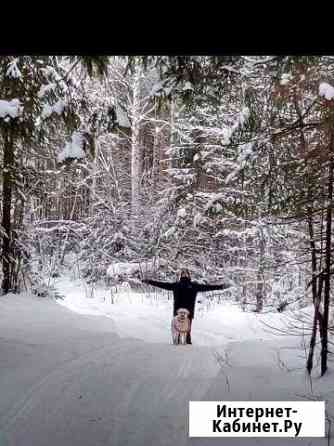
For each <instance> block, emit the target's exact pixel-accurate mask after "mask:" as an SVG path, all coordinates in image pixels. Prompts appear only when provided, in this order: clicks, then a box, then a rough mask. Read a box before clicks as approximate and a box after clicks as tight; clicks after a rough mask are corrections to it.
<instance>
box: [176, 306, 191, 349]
mask: <svg viewBox="0 0 334 446" xmlns="http://www.w3.org/2000/svg"><path fill="white" fill-rule="evenodd" d="M176 313H177V314H176V316H175V317H174V318H173V319H172V339H173V344H183V345H184V344H186V339H187V333H188V332H189V331H190V320H189V317H188V316H189V314H190V312H189V310H187V309H186V308H179V309H178V310H177V312H176Z"/></svg>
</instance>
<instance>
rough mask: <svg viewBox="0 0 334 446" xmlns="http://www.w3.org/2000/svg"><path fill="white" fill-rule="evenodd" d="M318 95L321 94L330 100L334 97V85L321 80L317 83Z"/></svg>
mask: <svg viewBox="0 0 334 446" xmlns="http://www.w3.org/2000/svg"><path fill="white" fill-rule="evenodd" d="M319 96H323V97H324V98H325V99H327V100H328V101H330V100H331V99H333V98H334V87H332V86H331V85H329V84H327V82H322V83H321V84H320V85H319Z"/></svg>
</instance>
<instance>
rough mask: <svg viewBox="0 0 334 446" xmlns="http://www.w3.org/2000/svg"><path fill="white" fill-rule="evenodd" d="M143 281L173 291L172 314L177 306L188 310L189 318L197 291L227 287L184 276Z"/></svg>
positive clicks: (192, 315) (192, 312)
mask: <svg viewBox="0 0 334 446" xmlns="http://www.w3.org/2000/svg"><path fill="white" fill-rule="evenodd" d="M143 282H144V283H148V284H149V285H153V286H156V287H159V288H162V289H164V290H169V291H173V294H174V311H173V314H174V316H176V312H177V310H178V309H179V308H186V309H187V310H189V311H190V315H189V317H190V318H191V319H193V317H194V313H195V303H196V295H197V293H198V292H201V291H214V290H223V289H225V288H228V286H227V285H204V284H200V283H197V282H192V281H190V280H189V279H186V278H181V280H179V281H178V282H158V281H157V280H143Z"/></svg>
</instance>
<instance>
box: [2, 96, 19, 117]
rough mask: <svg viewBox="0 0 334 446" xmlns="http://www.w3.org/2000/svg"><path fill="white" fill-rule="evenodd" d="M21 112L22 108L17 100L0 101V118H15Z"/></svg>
mask: <svg viewBox="0 0 334 446" xmlns="http://www.w3.org/2000/svg"><path fill="white" fill-rule="evenodd" d="M22 112H23V107H22V105H21V102H20V101H19V99H12V100H11V101H4V100H2V99H0V118H6V117H10V118H17V117H18V116H20V115H21V114H22Z"/></svg>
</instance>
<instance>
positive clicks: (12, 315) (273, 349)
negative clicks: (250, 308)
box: [0, 295, 334, 446]
mask: <svg viewBox="0 0 334 446" xmlns="http://www.w3.org/2000/svg"><path fill="white" fill-rule="evenodd" d="M63 304H64V303H63ZM142 304H143V305H145V303H142ZM91 305H92V308H93V307H94V305H95V309H96V315H94V316H93V315H88V314H84V315H83V314H81V315H79V314H77V313H75V312H72V311H69V309H68V308H65V307H64V305H58V304H57V303H56V302H55V301H51V300H48V299H40V298H33V297H30V296H27V295H19V296H13V295H9V296H4V297H1V299H0V367H1V373H0V395H1V396H0V445H1V446H4V445H6V446H7V445H8V446H14V445H15V446H46V445H48V446H70V445H71V446H76V445H78V446H79V445H80V446H99V445H101V446H102V445H103V446H105V445H111V446H121V445H122V446H127V445H129V446H130V445H131V446H144V445H149V444H152V445H155V446H169V445H178V446H185V445H201V446H206V445H212V444H220V445H232V446H233V445H275V446H283V445H288V444H294V443H296V442H297V443H298V444H302V445H319V446H320V445H325V444H327V440H325V439H310V438H308V439H297V440H296V439H291V440H289V439H284V438H282V439H279V438H277V439H265V438H264V439H259V438H253V439H239V438H234V439H232V438H229V439H212V438H211V439H210V438H209V439H205V438H203V439H196V438H192V439H190V438H188V403H189V400H223V399H225V400H296V399H303V398H304V397H305V396H306V395H307V394H308V393H309V383H308V381H307V380H306V379H305V375H304V371H303V369H302V367H303V358H298V357H297V358H296V359H295V360H294V361H293V360H292V358H293V357H295V356H296V354H295V353H296V352H298V353H297V356H298V354H299V353H300V351H299V350H298V342H299V341H298V340H297V338H285V339H283V338H276V341H274V340H273V339H271V338H270V335H269V334H268V336H267V337H264V336H262V335H261V334H260V335H259V333H260V332H261V330H259V329H256V326H255V320H252V322H250V324H249V326H248V328H245V330H240V336H239V339H238V335H239V333H238V329H239V328H238V324H237V320H239V319H240V318H242V317H243V316H242V314H240V315H239V319H238V317H237V315H234V316H233V314H232V313H231V315H230V320H229V322H228V321H226V331H225V335H226V336H225V337H221V339H222V340H221V342H220V343H219V342H217V333H215V332H214V331H213V332H212V333H211V337H210V333H207V342H205V344H206V345H200V343H195V345H193V346H184V347H177V346H173V345H170V344H168V342H163V341H162V340H159V336H158V335H159V333H160V331H162V330H160V329H161V326H162V327H164V325H163V324H166V327H167V326H168V325H169V321H167V322H166V321H163V315H162V313H160V319H159V316H157V321H159V320H161V324H162V325H161V324H160V323H159V322H156V324H157V325H156V328H155V329H154V328H153V329H152V332H150V328H149V327H147V320H145V318H141V317H140V315H139V316H138V314H137V315H136V312H135V313H133V314H132V316H131V317H132V319H133V323H134V324H135V325H136V333H137V338H134V337H130V335H129V334H127V330H128V326H131V325H132V324H131V323H130V324H129V321H128V320H126V317H125V314H126V311H125V309H123V310H124V312H123V313H122V308H121V305H120V308H119V311H118V312H117V314H118V315H119V317H116V313H115V314H112V311H115V310H110V313H109V317H106V316H103V315H101V314H102V313H101V308H100V306H98V307H97V306H96V302H95V303H94V301H93V300H92V301H91ZM103 305H105V303H104V304H103ZM135 307H136V306H135V305H134V307H133V308H135ZM157 308H159V307H157ZM92 311H93V310H92ZM161 311H162V310H161ZM88 312H89V311H87V313H88ZM158 313H159V311H158ZM122 314H123V316H122ZM143 314H146V312H145V311H143ZM226 316H228V315H226V312H225V317H226ZM250 316H252V315H250ZM208 317H209V316H208ZM210 317H211V316H210ZM212 317H213V316H212ZM215 317H216V318H217V317H218V316H217V315H216V316H215ZM233 317H234V318H235V321H234V323H233V324H232V323H231V319H233ZM245 317H246V316H245ZM247 317H248V316H247ZM202 319H203V320H204V319H205V318H204V317H203V318H199V322H198V326H197V328H198V330H197V339H198V340H199V337H200V334H201V323H200V320H202ZM122 321H123V329H122ZM135 321H137V322H135ZM140 321H141V322H140ZM229 323H231V326H230V327H229ZM252 324H253V325H252ZM159 325H160V329H158V327H159ZM202 325H203V326H202V329H203V330H206V331H210V328H209V327H208V326H207V325H206V324H204V322H203V324H202ZM144 326H145V327H146V330H147V331H146V333H145V335H143V333H138V330H139V331H140V330H141V329H144ZM232 326H234V327H236V328H235V329H234V332H233V331H232ZM228 327H229V328H228ZM215 330H218V335H219V330H223V329H222V328H217V324H216V328H215ZM247 330H249V332H248V331H247ZM116 331H118V332H120V334H121V337H120V336H119V335H118V334H116ZM251 332H252V333H254V336H253V337H251V336H250V334H249V333H251ZM203 333H204V331H203ZM203 333H202V334H203ZM245 333H248V334H247V335H246V334H245ZM160 334H161V333H160ZM161 336H163V335H162V334H161ZM164 336H166V339H167V337H168V336H169V333H168V332H167V333H166V334H164ZM141 337H142V338H143V339H140V338H141ZM247 337H248V339H247ZM150 338H151V340H152V342H150V341H149V339H150ZM195 339H196V336H195V335H194V340H195ZM209 339H211V340H213V339H215V342H211V341H209ZM168 341H169V338H168ZM196 344H197V345H196ZM219 344H220V345H219ZM293 349H295V350H294V351H295V353H294V354H291V352H293ZM296 349H297V350H296ZM278 352H280V354H278ZM284 355H286V356H284ZM298 367H300V369H299V370H298ZM332 383H333V377H332V376H331V375H330V374H329V376H328V377H327V378H324V379H323V380H322V381H321V382H320V381H319V380H314V383H313V385H314V386H313V392H314V395H315V396H319V395H320V396H321V395H322V394H321V389H326V392H327V394H328V395H331V394H333V392H334V389H333V385H332ZM1 437H2V438H1ZM1 440H2V442H1Z"/></svg>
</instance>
